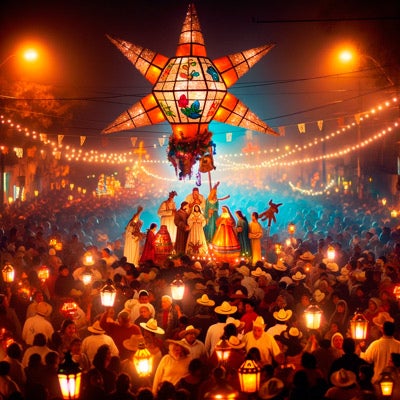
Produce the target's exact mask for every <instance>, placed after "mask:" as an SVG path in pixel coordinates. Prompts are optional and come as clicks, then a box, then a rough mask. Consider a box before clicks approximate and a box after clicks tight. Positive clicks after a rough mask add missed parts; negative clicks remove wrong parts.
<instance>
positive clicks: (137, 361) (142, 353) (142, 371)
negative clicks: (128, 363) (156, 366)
mask: <svg viewBox="0 0 400 400" xmlns="http://www.w3.org/2000/svg"><path fill="white" fill-rule="evenodd" d="M133 364H134V365H135V368H136V372H137V373H138V375H139V376H140V377H146V376H149V375H151V373H152V371H153V356H152V355H151V353H150V352H149V350H148V349H147V348H146V346H145V344H144V343H143V342H141V343H139V346H138V349H137V350H136V353H135V354H134V356H133Z"/></svg>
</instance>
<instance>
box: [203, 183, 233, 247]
mask: <svg viewBox="0 0 400 400" xmlns="http://www.w3.org/2000/svg"><path fill="white" fill-rule="evenodd" d="M218 185H219V182H217V183H216V184H215V185H214V186H213V188H212V189H211V190H210V193H209V195H208V197H207V199H206V207H205V217H206V221H207V222H206V226H205V228H204V233H205V235H206V239H207V242H209V243H210V242H211V241H212V239H213V237H214V234H215V231H216V230H217V224H216V221H217V219H218V217H219V215H218V209H219V201H220V200H226V199H229V197H230V196H229V195H227V196H224V197H221V198H220V199H219V198H218V196H217V188H218Z"/></svg>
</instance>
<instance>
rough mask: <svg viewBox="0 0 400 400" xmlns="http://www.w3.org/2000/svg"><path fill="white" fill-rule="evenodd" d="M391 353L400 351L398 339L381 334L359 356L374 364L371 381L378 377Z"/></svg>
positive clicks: (386, 364) (374, 381)
mask: <svg viewBox="0 0 400 400" xmlns="http://www.w3.org/2000/svg"><path fill="white" fill-rule="evenodd" d="M391 353H400V341H398V340H396V339H395V338H394V337H390V336H382V337H381V338H379V339H377V340H374V341H373V342H371V343H370V345H369V346H368V348H367V350H366V351H365V353H361V354H360V356H361V358H363V359H364V360H365V361H367V362H368V363H370V364H372V363H373V364H374V376H373V378H372V383H376V382H377V381H378V380H379V379H380V374H381V372H382V371H383V369H384V368H385V367H387V366H388V365H389V361H390V360H391V355H390V354H391Z"/></svg>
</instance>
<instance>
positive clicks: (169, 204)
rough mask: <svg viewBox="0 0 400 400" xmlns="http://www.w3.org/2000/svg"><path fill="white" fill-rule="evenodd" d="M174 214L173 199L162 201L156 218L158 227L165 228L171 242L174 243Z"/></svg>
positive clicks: (174, 205)
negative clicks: (163, 226) (158, 222)
mask: <svg viewBox="0 0 400 400" xmlns="http://www.w3.org/2000/svg"><path fill="white" fill-rule="evenodd" d="M175 212H176V204H175V201H174V200H173V199H167V200H164V201H163V202H162V203H161V204H160V207H159V208H158V216H159V217H160V226H161V225H165V226H166V227H167V230H168V233H169V236H170V237H171V242H172V243H175V240H176V225H175V222H174V218H175Z"/></svg>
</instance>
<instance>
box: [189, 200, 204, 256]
mask: <svg viewBox="0 0 400 400" xmlns="http://www.w3.org/2000/svg"><path fill="white" fill-rule="evenodd" d="M187 223H188V225H189V228H190V230H189V236H188V239H187V244H186V254H187V255H189V256H194V257H196V256H198V257H201V256H205V255H207V254H208V245H207V241H206V236H205V234H204V226H205V224H206V219H205V217H204V215H203V213H202V212H201V208H200V206H199V205H197V204H196V205H195V206H194V207H193V210H192V212H191V213H190V215H189V218H188V220H187Z"/></svg>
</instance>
